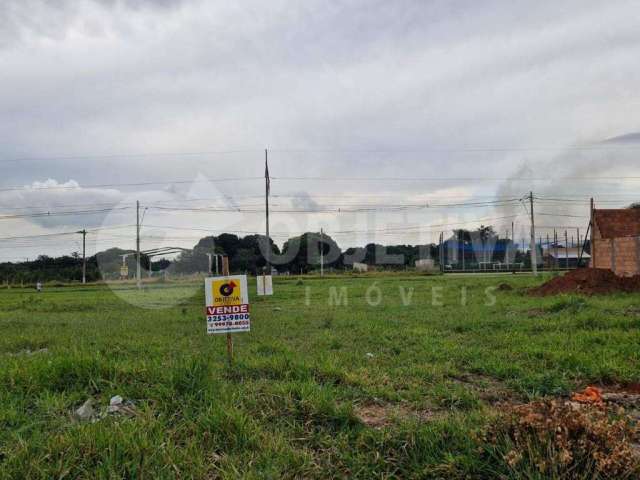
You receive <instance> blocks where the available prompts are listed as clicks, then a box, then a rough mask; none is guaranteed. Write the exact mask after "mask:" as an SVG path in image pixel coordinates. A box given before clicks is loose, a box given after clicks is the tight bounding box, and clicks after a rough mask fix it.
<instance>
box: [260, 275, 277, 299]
mask: <svg viewBox="0 0 640 480" xmlns="http://www.w3.org/2000/svg"><path fill="white" fill-rule="evenodd" d="M256 281H257V284H258V295H260V296H262V295H273V277H271V275H258V276H257V277H256Z"/></svg>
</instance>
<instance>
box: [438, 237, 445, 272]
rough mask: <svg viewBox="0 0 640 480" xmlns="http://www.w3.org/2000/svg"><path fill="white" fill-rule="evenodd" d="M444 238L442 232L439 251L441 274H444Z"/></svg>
mask: <svg viewBox="0 0 640 480" xmlns="http://www.w3.org/2000/svg"><path fill="white" fill-rule="evenodd" d="M443 237H444V233H443V232H440V245H439V247H440V248H439V249H438V258H439V259H440V262H439V263H440V272H441V273H444V250H443V247H444V245H443V244H442V240H443Z"/></svg>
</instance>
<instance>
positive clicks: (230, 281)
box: [204, 275, 251, 334]
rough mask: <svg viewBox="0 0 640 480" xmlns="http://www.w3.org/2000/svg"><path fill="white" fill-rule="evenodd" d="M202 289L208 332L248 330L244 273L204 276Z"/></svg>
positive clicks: (247, 297)
mask: <svg viewBox="0 0 640 480" xmlns="http://www.w3.org/2000/svg"><path fill="white" fill-rule="evenodd" d="M204 291H205V300H206V315H207V333H208V334H215V333H235V332H248V331H249V330H250V327H251V317H250V314H249V289H248V288H247V276H246V275H230V276H226V277H210V278H205V279H204Z"/></svg>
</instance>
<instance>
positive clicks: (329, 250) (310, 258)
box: [282, 232, 342, 273]
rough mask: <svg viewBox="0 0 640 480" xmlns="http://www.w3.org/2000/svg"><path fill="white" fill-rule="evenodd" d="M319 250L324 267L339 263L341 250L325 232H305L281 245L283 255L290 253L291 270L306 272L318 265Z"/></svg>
mask: <svg viewBox="0 0 640 480" xmlns="http://www.w3.org/2000/svg"><path fill="white" fill-rule="evenodd" d="M321 249H322V250H321ZM320 251H322V252H323V255H324V265H325V266H326V267H329V266H333V267H337V266H340V265H341V257H342V251H341V250H340V247H339V246H338V244H337V243H336V242H335V241H334V240H333V239H332V238H331V237H330V236H329V235H327V234H324V235H320V233H319V232H306V233H303V234H302V235H300V236H299V237H293V238H290V239H289V240H287V241H286V242H285V243H284V245H283V246H282V253H283V255H287V254H290V255H291V259H290V261H289V263H288V267H289V269H290V270H291V271H293V272H300V271H302V272H305V273H306V272H309V271H310V270H313V269H315V268H317V267H318V266H319V265H320Z"/></svg>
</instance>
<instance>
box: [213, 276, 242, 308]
mask: <svg viewBox="0 0 640 480" xmlns="http://www.w3.org/2000/svg"><path fill="white" fill-rule="evenodd" d="M212 289H213V292H212V293H213V305H241V304H242V303H243V302H242V285H241V283H240V282H238V281H235V280H233V279H228V278H223V279H215V280H213V282H212Z"/></svg>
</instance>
